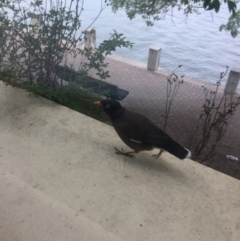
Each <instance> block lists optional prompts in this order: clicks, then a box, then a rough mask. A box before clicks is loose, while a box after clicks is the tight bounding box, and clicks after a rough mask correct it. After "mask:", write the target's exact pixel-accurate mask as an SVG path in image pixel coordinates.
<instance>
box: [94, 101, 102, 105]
mask: <svg viewBox="0 0 240 241" xmlns="http://www.w3.org/2000/svg"><path fill="white" fill-rule="evenodd" d="M94 104H95V105H98V106H102V104H101V101H95V102H94Z"/></svg>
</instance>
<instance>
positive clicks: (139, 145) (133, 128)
mask: <svg viewBox="0 0 240 241" xmlns="http://www.w3.org/2000/svg"><path fill="white" fill-rule="evenodd" d="M101 103H102V106H103V109H104V111H105V112H106V113H107V114H108V116H109V117H110V119H111V121H112V124H113V127H114V129H115V130H116V132H117V134H118V135H119V137H120V138H121V139H122V141H123V142H124V143H125V144H126V145H127V146H129V147H130V148H132V149H133V150H134V151H135V152H140V151H144V150H148V151H149V150H152V149H153V148H154V147H156V148H160V149H163V150H165V151H168V152H169V153H171V154H172V155H174V156H176V157H178V158H180V159H184V158H186V157H189V155H190V151H188V150H187V149H186V148H184V147H182V146H181V145H180V144H178V143H177V142H176V141H174V140H173V139H172V138H171V137H170V136H169V135H168V134H167V133H166V132H164V131H163V130H162V129H160V128H159V127H157V126H156V125H155V124H154V123H152V122H151V121H150V120H149V119H148V118H147V117H145V116H144V115H142V114H139V113H136V112H133V111H128V110H126V109H125V108H123V107H122V106H121V105H120V103H119V102H117V101H114V100H103V101H101Z"/></svg>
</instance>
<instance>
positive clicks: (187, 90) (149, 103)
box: [106, 55, 240, 179]
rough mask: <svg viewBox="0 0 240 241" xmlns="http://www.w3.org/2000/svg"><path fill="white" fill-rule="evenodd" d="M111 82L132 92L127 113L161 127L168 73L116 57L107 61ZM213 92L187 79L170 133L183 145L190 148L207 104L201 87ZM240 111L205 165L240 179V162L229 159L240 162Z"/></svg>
mask: <svg viewBox="0 0 240 241" xmlns="http://www.w3.org/2000/svg"><path fill="white" fill-rule="evenodd" d="M107 62H108V63H109V67H108V70H109V72H110V75H111V78H109V79H107V80H106V81H107V82H109V83H112V84H116V85H118V87H119V88H122V89H125V90H128V91H129V95H128V96H127V97H126V98H125V99H124V100H123V101H122V104H123V105H124V106H126V107H127V108H128V109H131V110H136V111H138V112H140V113H143V114H145V115H146V116H148V117H149V118H150V119H151V120H152V121H154V122H155V123H156V124H157V125H159V126H160V127H162V126H163V123H164V119H163V118H162V114H163V111H164V109H165V100H166V78H167V75H168V74H169V73H167V72H166V71H165V70H161V69H160V70H158V71H157V72H152V71H147V70H146V65H145V64H141V63H139V62H136V61H132V60H128V59H125V58H122V57H119V56H116V55H113V56H111V57H110V58H107ZM202 85H204V86H206V87H208V88H212V89H214V86H213V85H210V84H208V83H205V82H201V81H198V82H197V81H196V80H193V79H190V78H185V83H184V84H183V85H181V86H180V90H179V92H178V95H177V96H176V100H175V102H174V105H173V107H172V112H171V113H172V115H171V118H170V119H169V124H168V130H167V132H168V133H169V134H170V135H171V136H172V137H173V138H174V139H176V140H177V141H178V142H180V143H181V144H183V145H185V146H188V144H189V136H190V134H191V133H192V131H193V129H194V127H195V123H196V121H197V119H198V116H199V113H200V110H201V107H202V105H203V103H204V93H203V90H202V88H201V86H202ZM239 119H240V108H239V109H238V110H237V111H236V113H235V115H234V116H233V118H232V120H231V121H229V126H228V130H227V133H226V135H225V137H224V138H223V139H222V142H221V143H220V144H219V146H218V148H217V150H216V154H215V155H214V158H213V159H211V160H210V161H208V162H207V163H206V165H208V166H211V167H212V168H214V169H216V170H219V171H221V172H224V173H226V174H228V175H231V176H233V177H236V178H239V179H240V160H239V161H232V160H228V159H227V158H226V155H233V156H237V157H238V158H239V159H240V148H239V146H240V121H239Z"/></svg>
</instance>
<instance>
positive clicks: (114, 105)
mask: <svg viewBox="0 0 240 241" xmlns="http://www.w3.org/2000/svg"><path fill="white" fill-rule="evenodd" d="M94 104H95V105H98V106H102V107H103V110H104V111H105V112H106V113H107V114H108V115H109V117H110V118H111V119H114V118H117V117H118V115H120V114H121V113H122V111H124V108H123V107H122V106H121V104H120V103H119V102H118V101H116V100H111V99H107V100H101V101H96V102H94Z"/></svg>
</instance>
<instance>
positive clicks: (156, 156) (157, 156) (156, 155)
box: [152, 154, 160, 159]
mask: <svg viewBox="0 0 240 241" xmlns="http://www.w3.org/2000/svg"><path fill="white" fill-rule="evenodd" d="M152 157H155V158H156V159H157V158H159V157H160V155H158V154H155V155H152Z"/></svg>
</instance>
